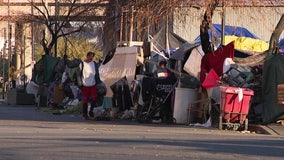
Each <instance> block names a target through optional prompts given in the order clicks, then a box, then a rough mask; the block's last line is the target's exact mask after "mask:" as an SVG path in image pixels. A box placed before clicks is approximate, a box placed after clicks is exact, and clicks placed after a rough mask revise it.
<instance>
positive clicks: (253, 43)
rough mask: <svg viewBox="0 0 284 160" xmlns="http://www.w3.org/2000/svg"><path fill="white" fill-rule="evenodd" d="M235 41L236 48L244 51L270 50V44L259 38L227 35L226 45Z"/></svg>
mask: <svg viewBox="0 0 284 160" xmlns="http://www.w3.org/2000/svg"><path fill="white" fill-rule="evenodd" d="M232 41H235V49H238V50H243V51H253V52H264V51H266V50H268V48H269V44H268V43H267V42H265V41H262V40H259V39H253V38H248V37H237V36H225V45H227V44H228V43H230V42H232Z"/></svg>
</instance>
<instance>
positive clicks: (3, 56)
mask: <svg viewBox="0 0 284 160" xmlns="http://www.w3.org/2000/svg"><path fill="white" fill-rule="evenodd" d="M6 41H7V32H6V28H4V46H3V55H2V59H3V68H2V72H3V83H2V99H5V91H6V85H5V84H6V81H5V78H6V76H5V68H6V67H5V64H6V63H5V58H6Z"/></svg>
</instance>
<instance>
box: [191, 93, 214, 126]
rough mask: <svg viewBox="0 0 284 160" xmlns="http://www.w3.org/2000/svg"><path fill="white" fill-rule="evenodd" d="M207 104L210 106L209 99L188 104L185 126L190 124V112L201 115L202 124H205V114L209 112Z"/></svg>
mask: <svg viewBox="0 0 284 160" xmlns="http://www.w3.org/2000/svg"><path fill="white" fill-rule="evenodd" d="M209 104H210V99H209V98H204V99H200V100H196V101H193V102H191V103H189V104H188V107H187V124H188V125H189V124H190V123H191V122H190V118H191V117H190V116H191V112H192V111H195V112H198V113H201V114H202V117H201V118H202V122H203V123H205V122H206V121H207V118H206V117H207V112H208V110H209ZM193 118H195V117H193Z"/></svg>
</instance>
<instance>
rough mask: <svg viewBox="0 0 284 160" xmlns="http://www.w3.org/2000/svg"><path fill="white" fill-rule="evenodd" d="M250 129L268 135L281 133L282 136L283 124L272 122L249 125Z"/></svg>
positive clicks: (283, 134) (283, 132)
mask: <svg viewBox="0 0 284 160" xmlns="http://www.w3.org/2000/svg"><path fill="white" fill-rule="evenodd" d="M249 130H250V131H255V132H256V133H259V134H269V135H281V136H284V126H282V125H281V124H278V123H272V124H267V125H254V124H252V125H249Z"/></svg>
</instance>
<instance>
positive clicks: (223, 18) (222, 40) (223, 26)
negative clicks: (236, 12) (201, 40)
mask: <svg viewBox="0 0 284 160" xmlns="http://www.w3.org/2000/svg"><path fill="white" fill-rule="evenodd" d="M225 12H226V9H225V5H224V1H223V11H222V36H221V44H222V45H225V17H226V15H225V14H226V13H225Z"/></svg>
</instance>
